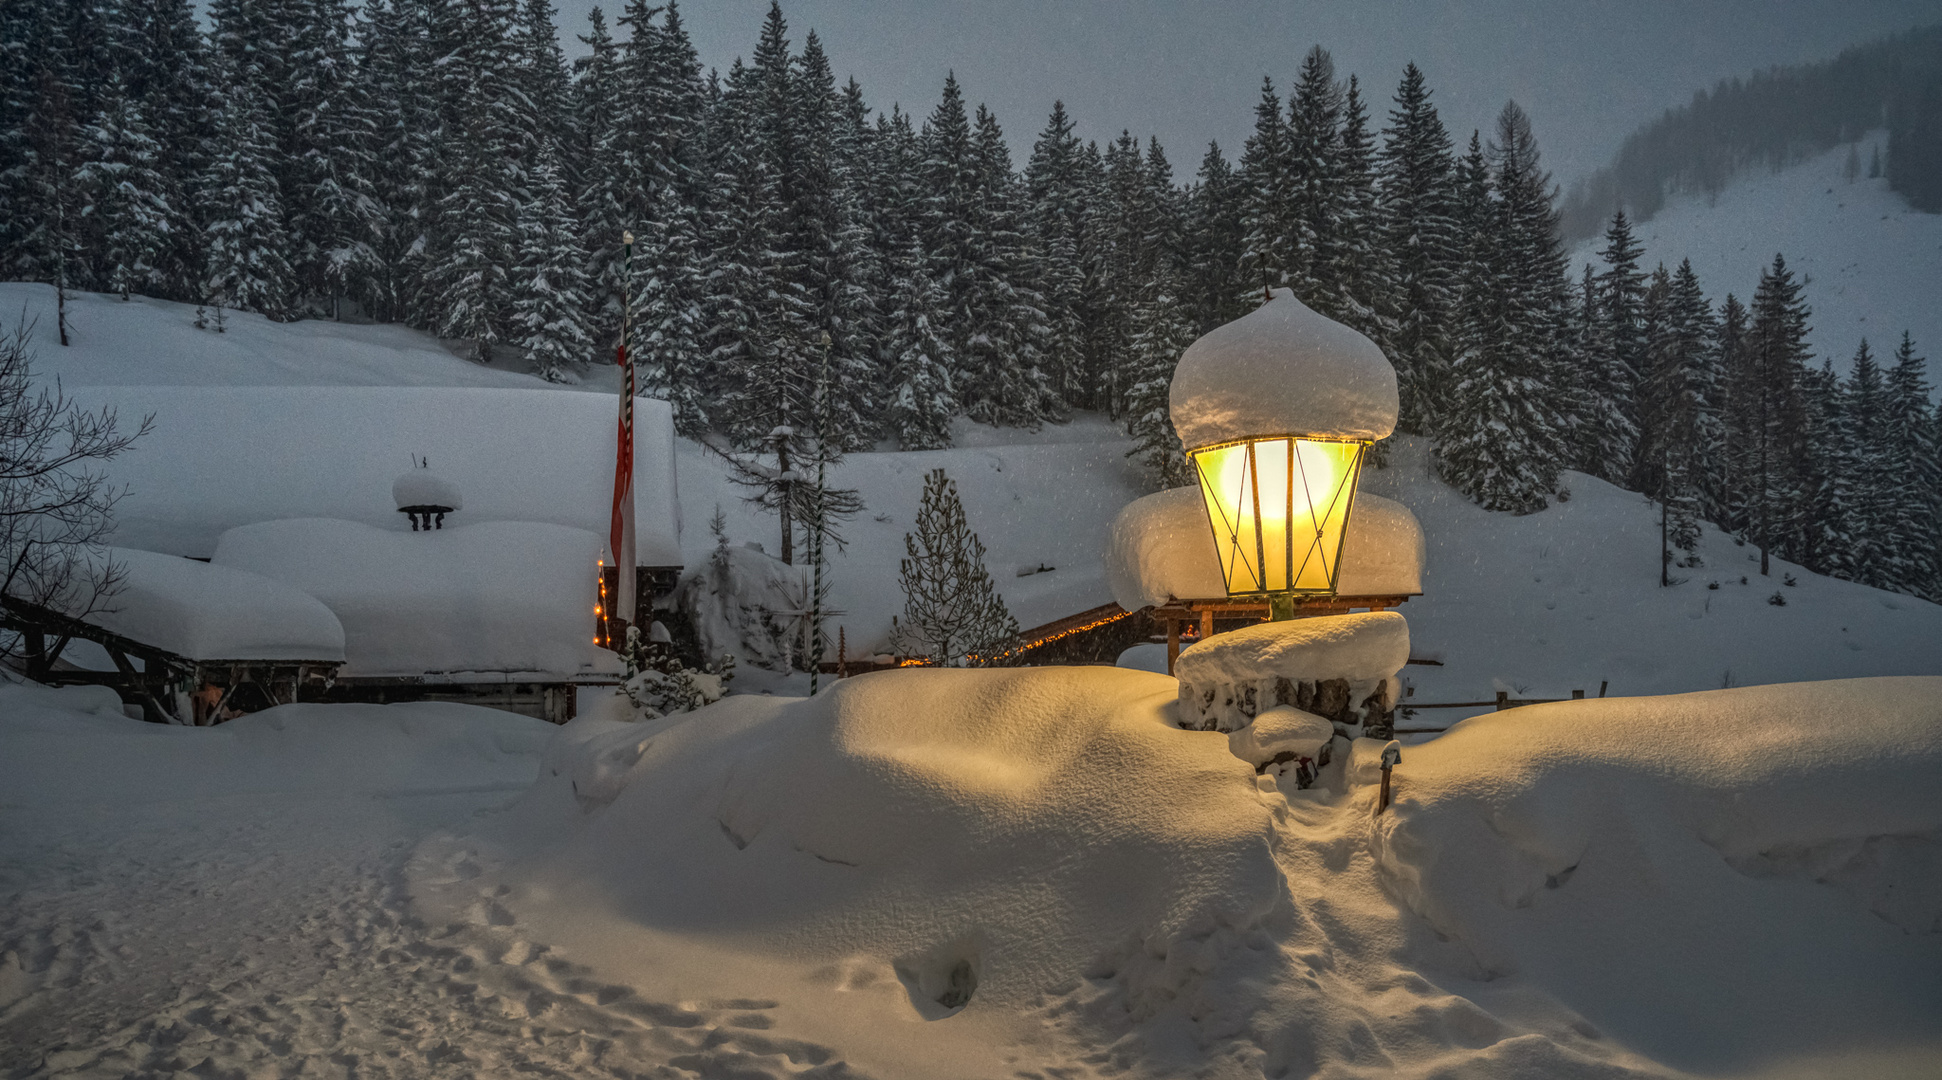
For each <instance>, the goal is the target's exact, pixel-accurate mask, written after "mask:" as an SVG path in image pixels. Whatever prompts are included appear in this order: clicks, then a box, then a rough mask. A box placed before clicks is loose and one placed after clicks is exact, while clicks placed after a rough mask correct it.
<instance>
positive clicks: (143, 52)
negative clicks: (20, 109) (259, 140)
mask: <svg viewBox="0 0 1942 1080" xmlns="http://www.w3.org/2000/svg"><path fill="white" fill-rule="evenodd" d="M117 15H118V18H117V20H116V22H117V26H116V30H117V31H118V33H119V37H120V49H119V53H118V55H117V66H118V68H119V70H120V75H121V80H122V84H123V87H124V89H125V91H126V93H127V94H128V96H129V98H130V99H131V100H132V101H134V102H135V103H136V104H137V105H138V106H139V107H140V109H141V114H142V117H143V119H144V120H146V121H147V123H148V126H149V129H150V133H151V134H152V135H153V136H154V138H155V141H156V143H157V144H158V146H159V147H160V161H159V163H158V165H157V170H158V171H159V172H160V173H161V175H162V178H163V187H164V188H165V190H166V191H167V192H168V194H169V203H170V207H171V209H172V210H173V211H174V214H173V217H172V218H171V220H170V222H169V229H168V240H167V243H166V244H165V246H164V247H163V249H162V250H161V251H159V252H157V254H156V261H155V266H156V270H157V272H158V274H159V277H160V282H159V283H158V285H157V286H156V291H157V293H158V295H161V296H165V297H167V298H169V299H173V300H185V299H192V298H195V297H199V296H200V295H201V292H202V290H201V284H200V281H199V277H200V271H199V268H200V267H201V264H202V251H201V241H202V237H201V230H199V229H197V228H196V224H195V214H194V209H195V207H194V192H195V181H196V177H197V176H198V174H199V172H200V169H201V166H202V160H201V152H202V149H203V147H204V146H205V145H206V144H207V142H208V140H209V137H210V135H211V132H212V124H213V122H214V115H215V110H214V109H213V108H211V105H210V101H211V95H212V93H213V90H214V87H213V86H212V85H211V79H212V77H213V69H212V68H211V66H210V62H209V56H208V47H207V42H206V41H205V39H204V37H203V34H202V31H201V28H200V27H199V26H198V25H197V22H196V10H195V5H193V4H192V3H190V2H189V0H120V3H119V6H118V10H117ZM4 126H5V125H4V121H0V128H4Z"/></svg>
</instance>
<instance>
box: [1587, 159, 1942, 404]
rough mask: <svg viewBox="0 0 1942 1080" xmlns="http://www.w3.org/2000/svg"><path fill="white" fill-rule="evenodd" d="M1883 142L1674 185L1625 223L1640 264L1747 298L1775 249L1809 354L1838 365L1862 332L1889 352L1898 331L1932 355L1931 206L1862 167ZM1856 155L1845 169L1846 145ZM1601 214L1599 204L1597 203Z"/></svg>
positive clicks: (1941, 327)
mask: <svg viewBox="0 0 1942 1080" xmlns="http://www.w3.org/2000/svg"><path fill="white" fill-rule="evenodd" d="M1885 141H1886V136H1885V134H1884V133H1883V132H1880V131H1872V132H1869V133H1868V134H1867V135H1865V136H1863V137H1862V138H1861V139H1860V140H1859V141H1858V142H1857V143H1855V144H1852V145H1851V146H1840V147H1836V148H1834V149H1832V150H1829V151H1827V152H1825V153H1822V154H1820V155H1818V156H1815V157H1812V158H1809V159H1807V160H1806V161H1802V162H1800V163H1798V164H1795V165H1791V166H1789V167H1787V168H1783V169H1766V168H1754V169H1749V170H1747V171H1745V172H1742V173H1739V174H1737V175H1735V176H1734V177H1733V179H1732V180H1731V181H1730V182H1728V183H1727V185H1726V186H1725V188H1724V190H1722V191H1721V192H1720V193H1719V194H1718V195H1715V196H1710V197H1709V196H1705V195H1697V194H1688V195H1674V196H1672V197H1671V198H1669V199H1668V200H1667V202H1666V205H1665V206H1664V207H1663V208H1661V209H1660V210H1659V211H1658V212H1657V213H1656V214H1654V215H1653V216H1652V217H1651V218H1650V219H1649V220H1647V221H1643V222H1634V224H1633V235H1634V237H1635V238H1636V240H1637V241H1638V243H1639V244H1640V246H1641V247H1643V248H1644V249H1645V256H1644V260H1643V262H1644V268H1645V269H1648V270H1649V269H1651V268H1652V267H1653V266H1655V265H1657V264H1659V263H1664V264H1665V266H1666V268H1667V269H1676V268H1677V267H1678V265H1679V261H1680V260H1681V259H1691V260H1692V265H1693V271H1694V272H1695V273H1696V274H1698V275H1699V281H1700V284H1701V285H1702V286H1703V287H1704V288H1705V290H1706V293H1707V295H1708V296H1710V297H1711V298H1712V300H1713V301H1714V303H1715V304H1718V303H1720V302H1722V301H1724V300H1725V299H1726V294H1727V293H1732V294H1733V295H1735V296H1737V297H1739V299H1740V302H1741V303H1746V302H1747V301H1748V300H1750V299H1751V297H1752V296H1753V291H1754V287H1755V286H1756V285H1758V284H1759V281H1760V272H1761V271H1762V270H1763V269H1766V268H1767V267H1769V266H1771V265H1772V264H1773V257H1774V255H1775V254H1776V253H1779V254H1783V255H1785V256H1786V258H1787V265H1788V266H1789V267H1791V268H1793V270H1794V272H1795V274H1797V275H1799V276H1801V277H1803V278H1805V279H1806V281H1807V287H1806V290H1805V299H1806V301H1807V303H1808V304H1809V305H1810V306H1811V308H1812V309H1813V318H1812V320H1811V321H1812V325H1813V332H1812V334H1811V335H1810V338H1809V340H1810V341H1811V342H1812V344H1813V348H1814V351H1815V353H1816V355H1817V357H1818V358H1819V359H1831V360H1833V361H1834V370H1835V371H1837V372H1842V373H1845V372H1846V371H1847V364H1848V360H1849V358H1850V357H1852V356H1853V355H1854V351H1855V348H1856V346H1858V345H1859V344H1860V343H1861V339H1862V338H1864V337H1865V338H1867V339H1868V344H1869V345H1870V346H1872V347H1873V349H1874V352H1875V355H1876V356H1886V355H1888V354H1890V353H1892V352H1893V351H1894V348H1895V346H1896V344H1897V343H1899V342H1900V341H1901V336H1902V331H1904V330H1906V331H1908V332H1909V333H1910V334H1911V335H1913V337H1914V339H1915V345H1916V349H1917V351H1918V352H1920V353H1922V354H1924V355H1928V356H1938V355H1942V306H1938V305H1937V304H1936V302H1935V297H1936V295H1937V292H1938V290H1942V214H1926V213H1922V212H1921V211H1918V210H1914V209H1911V208H1910V207H1909V205H1908V201H1907V200H1906V199H1904V198H1902V197H1901V196H1900V195H1897V194H1896V193H1895V192H1893V191H1890V190H1889V189H1888V181H1887V179H1886V178H1885V177H1872V178H1871V177H1869V176H1868V175H1867V171H1866V164H1865V163H1867V162H1868V161H1870V160H1871V159H1872V158H1873V157H1874V156H1875V154H1876V153H1877V152H1878V151H1879V150H1880V149H1881V147H1882V146H1883V144H1884V143H1885ZM1851 150H1852V152H1853V153H1854V154H1855V156H1856V157H1857V158H1858V159H1859V161H1861V162H1862V163H1863V166H1862V172H1861V175H1859V176H1854V177H1850V176H1848V175H1847V166H1848V158H1849V154H1850V151H1851ZM1606 216H1607V217H1610V211H1609V210H1607V211H1606ZM1603 246H1604V240H1603V238H1602V236H1600V237H1595V238H1593V239H1589V240H1582V241H1579V242H1578V244H1577V245H1576V246H1574V247H1573V248H1572V249H1571V253H1570V269H1571V270H1572V272H1573V273H1577V272H1580V271H1581V270H1582V269H1583V267H1584V265H1585V264H1586V263H1590V264H1591V265H1592V267H1593V269H1594V270H1602V269H1604V264H1603V263H1602V262H1601V261H1600V260H1599V258H1598V252H1599V251H1600V250H1601V249H1602V248H1603Z"/></svg>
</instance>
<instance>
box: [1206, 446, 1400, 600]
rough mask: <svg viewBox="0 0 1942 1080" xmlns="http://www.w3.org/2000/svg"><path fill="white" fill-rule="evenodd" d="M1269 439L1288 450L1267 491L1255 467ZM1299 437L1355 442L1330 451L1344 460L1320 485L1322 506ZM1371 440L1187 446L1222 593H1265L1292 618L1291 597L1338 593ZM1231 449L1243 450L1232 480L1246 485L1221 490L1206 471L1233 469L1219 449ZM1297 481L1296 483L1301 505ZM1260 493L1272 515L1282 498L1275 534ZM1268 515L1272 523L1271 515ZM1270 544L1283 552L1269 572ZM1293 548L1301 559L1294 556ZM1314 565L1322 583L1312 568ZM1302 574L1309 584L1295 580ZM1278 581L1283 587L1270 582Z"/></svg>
mask: <svg viewBox="0 0 1942 1080" xmlns="http://www.w3.org/2000/svg"><path fill="white" fill-rule="evenodd" d="M1274 443H1281V444H1285V446H1286V448H1287V449H1286V452H1285V453H1286V456H1285V458H1283V459H1282V462H1281V463H1280V464H1281V468H1282V469H1283V470H1284V472H1283V473H1282V481H1281V482H1280V485H1279V486H1280V488H1281V490H1279V491H1276V490H1265V491H1264V485H1263V483H1262V469H1261V467H1260V466H1261V462H1262V459H1261V457H1260V455H1259V453H1258V451H1259V448H1260V447H1261V446H1262V445H1263V444H1274ZM1304 443H1306V444H1314V445H1322V446H1329V447H1343V448H1348V447H1353V448H1354V449H1353V452H1352V453H1348V454H1343V453H1341V451H1333V452H1334V453H1335V454H1336V455H1337V456H1338V457H1339V458H1341V459H1342V460H1340V461H1338V462H1337V464H1338V467H1339V468H1340V475H1339V476H1336V477H1333V478H1332V479H1331V480H1330V481H1329V482H1327V483H1325V484H1324V487H1327V488H1329V490H1326V491H1324V492H1322V493H1321V494H1322V495H1323V496H1324V500H1325V504H1326V505H1321V503H1322V502H1323V501H1324V500H1317V499H1316V498H1315V497H1314V496H1315V494H1316V493H1315V492H1314V490H1313V489H1312V488H1311V487H1310V486H1309V484H1308V482H1307V477H1308V473H1309V467H1310V462H1309V460H1308V459H1307V458H1305V457H1304V456H1303V455H1302V453H1301V452H1300V446H1301V445H1302V444H1304ZM1369 445H1370V440H1368V439H1342V438H1329V437H1326V436H1320V437H1318V436H1314V435H1300V434H1279V435H1257V436H1252V437H1250V438H1246V439H1230V440H1227V441H1225V442H1218V443H1210V444H1209V445H1206V446H1200V447H1195V448H1194V449H1192V450H1189V451H1187V460H1188V462H1189V463H1190V464H1191V465H1192V468H1193V472H1194V478H1195V480H1196V482H1197V483H1198V485H1199V487H1200V492H1201V502H1202V505H1203V506H1204V508H1205V509H1206V512H1207V524H1208V528H1209V530H1210V531H1211V533H1212V536H1213V540H1214V545H1215V550H1216V552H1217V556H1218V558H1219V559H1220V563H1221V579H1222V581H1223V582H1224V583H1225V584H1226V586H1227V595H1229V596H1250V597H1262V598H1265V599H1267V600H1268V601H1269V602H1270V607H1271V610H1272V611H1273V617H1274V618H1287V617H1290V616H1292V614H1293V608H1294V601H1295V599H1296V598H1298V597H1303V596H1333V595H1335V592H1336V586H1337V583H1338V581H1339V580H1340V574H1341V553H1342V545H1343V541H1344V540H1345V539H1346V538H1347V536H1348V523H1349V518H1350V515H1351V514H1352V513H1353V512H1354V509H1355V492H1356V484H1357V481H1358V480H1359V479H1360V477H1361V474H1362V466H1363V463H1364V462H1365V461H1366V460H1367V458H1368V451H1369ZM1234 447H1245V448H1246V454H1245V459H1244V461H1243V463H1242V474H1241V476H1240V477H1238V478H1235V480H1237V481H1238V485H1239V487H1241V488H1243V489H1245V490H1244V491H1238V492H1231V493H1230V492H1228V491H1225V490H1222V489H1221V487H1220V484H1221V480H1220V478H1217V477H1210V476H1209V472H1210V470H1212V469H1215V468H1223V467H1230V468H1231V467H1232V459H1231V458H1228V460H1227V461H1226V462H1223V461H1222V460H1221V458H1222V457H1223V455H1221V454H1220V453H1219V452H1221V451H1227V450H1231V449H1232V448H1234ZM1297 484H1299V485H1300V503H1299V505H1298V504H1297ZM1273 486H1274V481H1272V480H1271V481H1270V483H1269V484H1268V485H1266V487H1267V488H1270V489H1271V488H1272V487H1273ZM1230 494H1233V495H1235V496H1237V498H1236V499H1235V503H1234V505H1233V506H1232V507H1231V509H1232V511H1233V514H1232V516H1231V517H1230V516H1229V513H1228V511H1229V509H1230V507H1229V506H1228V505H1227V503H1228V500H1227V499H1226V498H1225V496H1228V495H1230ZM1264 494H1265V495H1266V496H1267V499H1268V502H1267V503H1266V504H1265V505H1267V506H1268V508H1269V510H1270V513H1272V511H1273V510H1274V509H1276V507H1275V505H1274V504H1275V503H1276V502H1279V504H1280V505H1279V510H1280V511H1281V521H1282V525H1281V527H1280V530H1279V531H1280V536H1279V538H1278V539H1276V538H1273V537H1271V536H1270V535H1268V534H1269V533H1270V532H1272V531H1273V530H1272V529H1270V528H1267V527H1264V518H1263V515H1262V507H1263V505H1264V503H1263V496H1264ZM1338 506H1339V507H1340V510H1341V515H1340V519H1339V524H1338V523H1337V522H1336V509H1337V507H1338ZM1298 514H1305V515H1306V516H1307V519H1308V522H1307V526H1306V527H1305V528H1297V527H1296V521H1297V519H1298ZM1268 520H1269V521H1272V518H1269V519H1268ZM1331 532H1332V533H1333V536H1332V538H1331V536H1330V533H1331ZM1270 547H1273V548H1276V549H1278V551H1277V553H1278V554H1279V555H1280V556H1281V558H1280V560H1279V561H1280V564H1281V565H1280V567H1279V569H1280V573H1279V574H1278V575H1277V574H1275V573H1273V572H1272V571H1271V570H1270V567H1271V566H1272V565H1273V564H1271V563H1270V562H1269V557H1270V551H1269V549H1270ZM1250 548H1251V549H1252V550H1251V551H1250V550H1249V549H1250ZM1298 548H1299V549H1300V558H1299V561H1298V560H1297V557H1296V556H1297V549H1298ZM1315 560H1319V563H1318V564H1317V563H1316V562H1315ZM1317 566H1318V567H1319V576H1320V580H1319V582H1318V581H1317V577H1316V575H1315V574H1314V573H1312V572H1311V571H1312V570H1314V569H1316V567H1317ZM1277 577H1278V579H1279V581H1278V582H1277V581H1276V579H1277ZM1303 580H1307V581H1308V582H1309V584H1307V585H1297V582H1301V581H1303ZM1276 584H1278V585H1279V586H1280V587H1274V588H1271V587H1270V586H1271V585H1276ZM1237 586H1238V587H1237Z"/></svg>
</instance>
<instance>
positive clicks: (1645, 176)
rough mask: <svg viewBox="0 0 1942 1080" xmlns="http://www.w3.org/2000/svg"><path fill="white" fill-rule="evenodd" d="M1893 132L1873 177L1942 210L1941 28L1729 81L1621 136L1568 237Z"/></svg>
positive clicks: (1568, 213) (1583, 197) (1568, 204)
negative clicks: (1614, 216) (1741, 175)
mask: <svg viewBox="0 0 1942 1080" xmlns="http://www.w3.org/2000/svg"><path fill="white" fill-rule="evenodd" d="M1884 127H1885V128H1887V129H1888V152H1887V155H1886V161H1885V162H1884V161H1882V160H1875V161H1872V162H1870V163H1869V171H1870V173H1871V175H1874V176H1881V175H1883V174H1884V172H1885V174H1886V175H1887V177H1888V183H1889V186H1890V187H1891V188H1893V189H1894V190H1896V191H1898V192H1900V193H1901V194H1902V195H1903V196H1904V197H1905V198H1907V199H1908V201H1909V204H1910V205H1912V206H1914V207H1915V208H1916V209H1918V210H1926V211H1929V212H1931V213H1935V212H1942V26H1931V27H1926V28H1923V29H1919V30H1910V31H1908V32H1907V33H1903V34H1897V35H1894V36H1892V37H1889V38H1886V39H1883V40H1881V41H1877V42H1873V43H1871V44H1868V45H1859V46H1856V47H1854V48H1851V49H1847V50H1845V51H1843V52H1842V53H1841V54H1840V55H1839V56H1837V57H1835V58H1834V59H1832V60H1827V61H1823V62H1821V63H1817V64H1803V65H1800V66H1798V67H1776V68H1772V69H1770V70H1768V71H1762V72H1758V73H1756V74H1754V75H1753V76H1751V77H1750V78H1746V79H1739V78H1734V79H1725V80H1722V81H1721V82H1720V83H1719V85H1717V86H1715V87H1713V89H1712V90H1710V91H1708V90H1701V91H1699V92H1698V93H1696V94H1694V95H1693V100H1692V103H1691V104H1690V105H1686V106H1684V107H1682V108H1677V109H1668V110H1666V113H1665V115H1664V116H1662V117H1660V118H1659V119H1658V120H1655V121H1653V122H1652V123H1650V124H1648V125H1646V126H1645V127H1643V128H1641V129H1639V130H1638V131H1637V132H1635V133H1633V134H1632V135H1631V136H1629V137H1628V138H1626V140H1625V143H1624V145H1623V146H1622V147H1620V149H1619V152H1618V157H1617V158H1616V159H1614V160H1613V162H1612V164H1611V165H1610V166H1608V167H1606V168H1603V169H1600V170H1598V171H1597V172H1595V173H1593V174H1592V175H1591V176H1590V177H1589V178H1588V179H1586V180H1583V181H1581V182H1579V183H1578V184H1575V185H1573V188H1572V191H1571V194H1570V197H1569V198H1567V199H1566V200H1565V204H1564V233H1565V236H1566V237H1567V238H1569V239H1573V240H1576V239H1580V238H1583V237H1587V236H1592V235H1594V234H1595V233H1597V231H1598V230H1599V229H1600V228H1602V227H1603V226H1604V222H1605V218H1606V216H1607V215H1609V214H1610V213H1611V208H1612V207H1614V206H1625V207H1629V208H1630V209H1631V210H1632V212H1633V214H1634V215H1635V216H1637V218H1638V219H1639V220H1641V221H1644V220H1647V219H1650V218H1651V217H1652V215H1654V214H1656V213H1658V212H1659V208H1660V207H1661V206H1664V205H1665V200H1666V197H1667V196H1668V195H1671V194H1675V193H1679V192H1695V193H1702V194H1707V195H1717V194H1718V193H1719V192H1720V191H1722V190H1723V189H1724V188H1725V187H1726V184H1727V181H1729V180H1730V179H1732V177H1733V175H1734V174H1735V173H1737V172H1740V171H1742V170H1744V169H1749V168H1754V167H1756V166H1759V167H1767V168H1781V167H1783V166H1786V165H1790V164H1793V163H1794V162H1796V161H1799V160H1801V159H1802V158H1806V157H1811V156H1813V155H1815V154H1819V153H1822V152H1824V151H1826V150H1828V149H1831V148H1833V147H1835V146H1839V145H1841V144H1842V143H1846V142H1853V141H1855V140H1857V139H1859V138H1860V137H1861V136H1862V135H1863V134H1864V133H1866V132H1868V131H1872V130H1875V129H1877V128H1884Z"/></svg>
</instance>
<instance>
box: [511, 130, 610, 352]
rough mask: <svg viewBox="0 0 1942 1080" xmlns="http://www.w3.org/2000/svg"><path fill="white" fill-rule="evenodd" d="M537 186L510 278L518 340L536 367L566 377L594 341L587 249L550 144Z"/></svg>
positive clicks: (522, 216)
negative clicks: (589, 325) (588, 312)
mask: <svg viewBox="0 0 1942 1080" xmlns="http://www.w3.org/2000/svg"><path fill="white" fill-rule="evenodd" d="M533 189H534V190H533V192H532V195H531V197H530V198H529V199H528V200H527V201H526V202H525V203H523V204H521V205H520V208H519V217H518V220H517V222H516V225H515V228H516V230H517V232H518V237H519V261H518V265H517V269H516V270H515V271H514V274H513V278H512V281H511V283H510V292H511V300H512V312H511V318H510V320H509V321H510V323H511V326H512V338H513V343H514V344H515V345H517V346H518V347H519V348H521V349H523V350H525V352H526V356H527V360H528V363H530V364H531V365H532V370H533V373H534V374H536V375H538V376H540V377H541V378H543V379H545V380H546V381H547V382H565V381H568V380H569V379H570V378H572V377H573V376H575V375H577V374H579V373H580V372H583V371H585V370H586V368H587V362H588V361H589V360H590V359H592V357H593V353H594V344H593V338H592V336H591V335H590V334H589V333H588V332H587V325H586V315H585V311H586V307H587V278H586V272H585V270H584V269H583V268H584V266H585V264H586V252H584V251H582V250H581V249H580V242H579V237H578V235H577V233H578V231H579V230H578V223H577V222H575V221H574V220H573V215H572V213H571V212H570V210H569V208H568V204H567V194H566V182H565V180H564V179H563V178H562V177H561V176H560V169H559V166H558V165H557V164H556V163H555V161H554V160H553V157H552V153H551V150H550V149H544V150H542V153H541V157H540V160H539V162H538V164H537V166H536V167H535V169H534V172H533Z"/></svg>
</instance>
